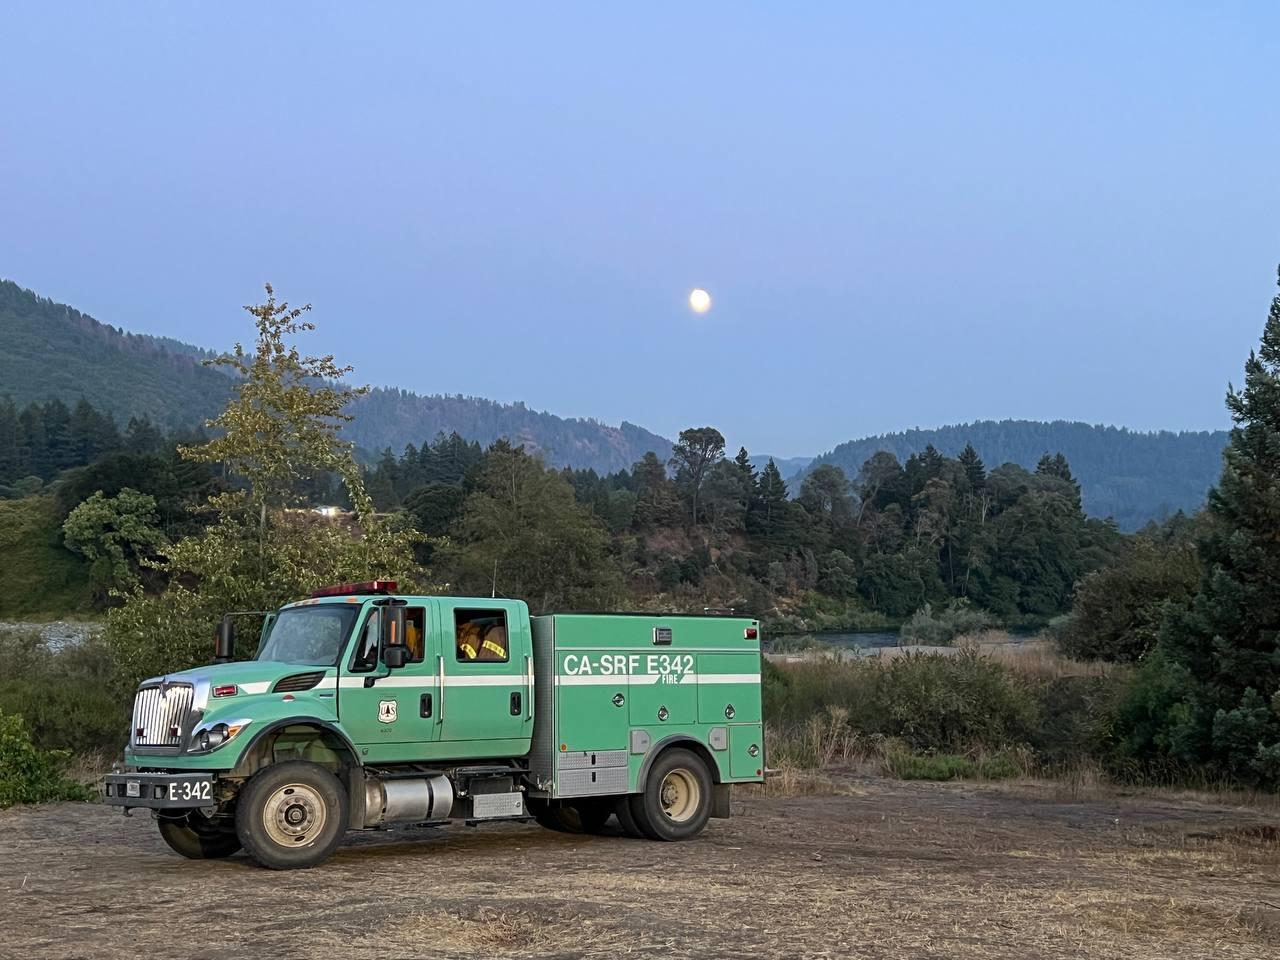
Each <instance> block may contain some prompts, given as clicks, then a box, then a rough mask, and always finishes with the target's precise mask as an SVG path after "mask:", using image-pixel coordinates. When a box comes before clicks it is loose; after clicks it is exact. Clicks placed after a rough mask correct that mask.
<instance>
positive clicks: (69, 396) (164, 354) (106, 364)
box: [0, 280, 230, 429]
mask: <svg viewBox="0 0 1280 960" xmlns="http://www.w3.org/2000/svg"><path fill="white" fill-rule="evenodd" d="M0 341H2V342H3V347H4V348H3V349H2V350H0V397H4V396H6V395H7V396H8V397H10V398H11V399H12V400H13V402H14V403H15V404H17V405H18V406H20V407H21V406H26V405H27V404H28V403H34V402H43V401H46V400H54V399H59V400H63V401H64V402H66V403H68V404H73V403H75V402H76V401H77V400H79V399H80V398H81V397H84V398H85V399H87V400H88V401H89V402H90V403H92V404H93V405H94V406H95V407H97V408H98V409H99V410H103V411H104V412H107V413H110V414H111V415H112V416H113V417H115V419H116V421H117V422H118V423H119V425H120V426H122V427H123V426H125V425H126V424H127V423H128V421H129V418H130V417H142V416H146V417H150V418H151V420H152V421H153V422H155V423H157V424H160V425H161V426H164V427H166V428H168V429H174V428H179V427H189V426H192V425H194V424H197V423H199V422H200V421H201V420H203V419H204V418H205V417H207V416H209V415H210V413H212V412H216V411H217V410H218V409H219V408H220V407H221V406H222V404H223V403H224V402H225V401H226V398H227V395H228V393H229V391H230V381H229V380H228V379H227V377H226V376H225V375H224V374H222V373H219V372H218V371H217V370H214V369H211V368H209V367H205V366H202V365H201V363H200V360H201V359H203V358H205V357H212V356H214V354H213V353H210V352H208V351H202V350H200V349H199V348H197V347H189V346H187V345H186V344H182V345H181V346H182V347H183V348H185V349H184V350H181V351H180V350H178V349H177V346H178V341H176V340H169V339H168V338H163V337H150V336H147V335H145V334H138V333H126V332H125V331H124V330H122V329H119V328H117V327H113V326H111V325H110V324H106V323H99V322H98V321H97V320H95V319H94V318H93V317H91V316H89V315H88V314H85V313H81V312H80V311H79V310H77V309H75V308H74V307H69V306H67V305H66V304H63V303H56V302H54V301H53V300H49V299H46V298H45V297H40V296H37V295H36V294H35V293H32V292H31V291H30V290H26V289H24V288H22V287H20V286H18V285H17V284H16V283H13V282H12V281H10V280H0Z"/></svg>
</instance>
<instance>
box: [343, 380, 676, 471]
mask: <svg viewBox="0 0 1280 960" xmlns="http://www.w3.org/2000/svg"><path fill="white" fill-rule="evenodd" d="M350 411H351V413H352V414H354V415H355V418H356V419H355V422H354V423H352V424H351V425H350V426H349V427H348V428H347V430H346V434H347V436H349V437H350V438H351V439H352V440H354V441H355V443H356V445H357V446H359V447H362V448H363V449H365V450H383V449H386V448H387V447H390V448H391V449H392V450H393V451H395V452H396V453H399V452H401V451H402V450H403V449H404V447H405V445H406V444H409V443H412V444H416V445H419V446H421V444H422V443H423V441H425V440H431V439H432V438H434V437H435V435H436V434H437V433H444V434H449V433H457V434H459V435H460V436H462V437H464V438H466V439H467V440H471V441H479V442H480V443H481V444H482V445H485V446H487V445H489V444H490V443H492V442H493V441H495V440H497V439H499V438H501V437H505V438H507V439H508V440H509V441H511V442H512V443H518V444H520V445H522V446H523V447H524V448H525V449H526V450H527V451H529V452H530V453H536V454H538V455H539V456H541V457H542V460H543V462H545V463H546V464H547V465H548V466H552V467H564V466H569V467H575V468H581V469H584V470H585V469H588V468H589V469H593V470H595V471H596V472H598V473H612V472H614V471H616V470H630V469H631V467H632V465H633V464H635V462H636V461H637V460H640V459H641V458H642V457H643V456H644V455H645V454H646V453H648V452H649V451H650V450H652V451H653V452H655V453H656V454H657V455H658V456H659V457H661V458H662V459H663V460H666V459H667V458H668V457H670V456H671V441H670V440H667V439H665V438H664V437H660V436H658V435H657V434H656V433H650V432H649V431H648V430H645V429H644V428H643V427H637V426H636V425H635V424H634V423H627V422H626V421H625V420H624V421H623V422H622V425H621V426H618V427H613V426H609V425H608V424H604V423H600V422H599V421H596V420H580V419H576V418H567V419H566V418H563V417H557V416H555V415H554V414H550V413H544V412H541V411H538V410H530V409H529V408H528V407H526V406H525V405H524V404H523V403H495V402H494V401H492V400H484V399H482V398H480V397H463V396H430V397H425V396H421V395H419V394H416V393H410V392H409V391H407V390H394V389H378V390H372V391H370V392H369V394H368V395H367V396H364V397H360V398H359V399H357V400H356V401H355V402H353V403H352V404H351V407H350Z"/></svg>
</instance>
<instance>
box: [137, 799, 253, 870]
mask: <svg viewBox="0 0 1280 960" xmlns="http://www.w3.org/2000/svg"><path fill="white" fill-rule="evenodd" d="M156 825H157V826H158V827H159V828H160V836H161V837H163V838H164V842H165V843H167V844H168V845H169V848H170V849H171V850H173V851H174V852H175V853H180V854H182V855H183V856H184V857H186V858H187V859H188V860H220V859H222V858H223V857H229V856H231V855H232V854H233V853H235V852H236V851H237V850H239V849H240V838H239V837H237V836H236V832H235V830H233V829H230V828H229V827H225V826H220V825H218V824H217V823H215V822H214V821H213V820H210V819H209V818H208V817H206V816H205V815H204V814H202V813H201V812H200V811H199V810H192V811H191V812H189V813H183V814H179V815H178V816H162V817H159V818H158V819H157V820H156Z"/></svg>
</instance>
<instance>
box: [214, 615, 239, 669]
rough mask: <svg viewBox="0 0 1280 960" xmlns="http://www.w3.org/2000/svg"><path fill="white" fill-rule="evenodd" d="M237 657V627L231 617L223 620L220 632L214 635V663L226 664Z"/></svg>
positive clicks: (220, 624) (219, 625)
mask: <svg viewBox="0 0 1280 960" xmlns="http://www.w3.org/2000/svg"><path fill="white" fill-rule="evenodd" d="M235 655H236V627H235V624H234V623H232V622H231V617H230V616H225V617H223V618H222V622H221V623H219V624H218V630H217V632H216V633H215V634H214V635H213V662H214V663H226V662H228V661H229V660H233V659H235Z"/></svg>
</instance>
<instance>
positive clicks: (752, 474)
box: [733, 447, 756, 490]
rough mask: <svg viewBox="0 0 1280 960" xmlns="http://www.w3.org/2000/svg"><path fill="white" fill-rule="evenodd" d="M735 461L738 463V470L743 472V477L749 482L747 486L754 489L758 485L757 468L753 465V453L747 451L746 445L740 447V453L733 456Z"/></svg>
mask: <svg viewBox="0 0 1280 960" xmlns="http://www.w3.org/2000/svg"><path fill="white" fill-rule="evenodd" d="M733 462H734V464H736V465H737V467H738V471H739V472H740V473H741V474H742V479H743V481H744V482H745V483H746V484H747V488H748V489H750V490H754V489H755V485H756V468H755V467H753V466H752V465H751V455H750V454H749V453H747V448H746V447H739V448H738V455H737V456H736V457H734V458H733Z"/></svg>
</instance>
